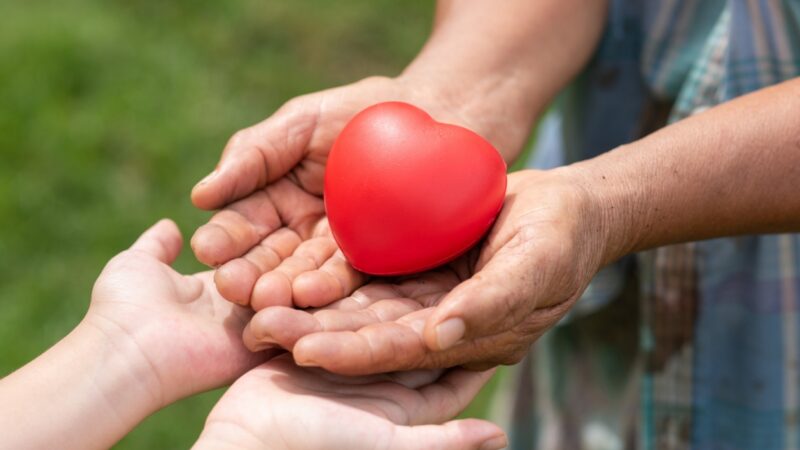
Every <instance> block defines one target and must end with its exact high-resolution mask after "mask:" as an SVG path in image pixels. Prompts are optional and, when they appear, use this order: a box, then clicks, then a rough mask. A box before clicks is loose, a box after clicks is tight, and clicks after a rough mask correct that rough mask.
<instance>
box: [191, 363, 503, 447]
mask: <svg viewBox="0 0 800 450" xmlns="http://www.w3.org/2000/svg"><path fill="white" fill-rule="evenodd" d="M288 356H289V355H285V356H281V357H277V358H275V359H273V360H271V361H269V362H268V363H265V364H263V365H261V366H259V367H257V368H255V369H253V370H251V371H250V372H248V373H246V374H245V375H244V376H242V377H241V378H239V380H237V381H236V382H235V383H234V384H233V386H231V387H230V389H228V391H227V392H226V393H225V395H223V396H222V398H221V399H220V401H219V402H218V403H217V405H216V406H215V407H214V409H213V410H212V411H211V414H210V415H209V417H208V420H207V421H206V425H205V427H204V429H203V433H202V434H201V436H200V438H199V440H198V442H197V444H196V445H195V447H194V448H195V449H217V448H237V449H265V448H268V449H275V450H279V449H287V450H288V449H293V450H302V449H320V448H330V449H371V448H375V449H411V448H413V449H431V450H433V449H452V450H461V449H476V450H477V449H480V450H494V449H500V448H503V447H505V446H506V443H507V441H506V438H505V436H504V434H503V431H502V430H501V429H500V428H498V427H497V426H496V425H493V424H491V423H489V422H486V421H483V420H477V419H466V420H454V421H449V420H450V419H451V418H452V417H453V416H455V415H456V414H458V413H459V412H460V411H461V410H462V409H464V408H465V407H466V406H467V405H468V404H469V402H470V401H471V400H472V398H473V397H474V396H475V395H476V394H477V393H478V391H479V389H480V388H481V386H483V384H484V383H486V381H487V380H488V379H489V377H490V376H491V372H484V373H475V372H467V371H464V370H459V369H456V370H452V371H450V372H448V373H445V374H444V375H443V376H442V373H441V371H417V372H409V373H401V374H395V375H379V376H371V377H363V378H350V377H342V376H337V375H333V374H330V373H327V372H325V371H323V370H319V369H304V368H301V367H297V366H296V365H295V364H294V363H293V362H292V359H291V358H290V357H288Z"/></svg>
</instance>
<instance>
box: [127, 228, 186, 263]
mask: <svg viewBox="0 0 800 450" xmlns="http://www.w3.org/2000/svg"><path fill="white" fill-rule="evenodd" d="M182 246H183V238H182V237H181V231H180V230H179V229H178V225H176V224H175V222H173V221H172V220H170V219H161V220H159V221H158V223H156V224H155V225H153V226H152V227H150V228H148V229H147V230H146V231H145V232H144V233H142V235H141V236H139V239H137V240H136V242H134V243H133V245H132V246H131V248H130V249H131V250H138V251H141V252H144V253H147V254H149V255H150V256H152V257H154V258H156V259H157V260H159V261H161V262H163V263H164V264H172V263H173V262H174V261H175V259H176V258H177V257H178V254H180V252H181V247H182Z"/></svg>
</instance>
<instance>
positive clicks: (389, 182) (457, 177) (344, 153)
mask: <svg viewBox="0 0 800 450" xmlns="http://www.w3.org/2000/svg"><path fill="white" fill-rule="evenodd" d="M505 189H506V165H505V162H504V161H503V159H502V157H501V156H500V154H499V153H498V152H497V150H496V149H495V148H494V147H492V145H491V144H490V143H489V142H488V141H486V140H485V139H483V138H482V137H481V136H479V135H477V134H476V133H474V132H472V131H470V130H468V129H466V128H463V127H459V126H455V125H449V124H444V123H439V122H436V121H434V120H433V119H432V118H431V117H430V116H429V115H428V114H427V113H426V112H424V111H423V110H421V109H419V108H417V107H415V106H412V105H409V104H407V103H400V102H389V103H380V104H377V105H374V106H371V107H369V108H367V109H365V110H364V111H362V112H360V113H359V114H358V115H356V116H355V117H354V118H353V119H352V120H351V121H350V122H349V123H348V124H347V125H346V126H345V128H344V129H343V130H342V132H341V134H340V135H339V137H338V138H337V140H336V142H335V143H334V145H333V148H332V149H331V152H330V155H329V158H328V162H327V168H326V173H325V193H324V197H325V208H326V211H327V214H328V219H329V221H330V226H331V229H332V231H333V235H334V237H335V238H336V241H337V242H338V244H339V246H340V248H341V249H342V251H343V253H344V255H345V256H346V257H347V259H348V261H350V263H351V264H352V265H353V267H355V268H356V269H358V270H360V271H363V272H366V273H370V274H374V275H399V274H408V273H414V272H419V271H422V270H426V269H430V268H433V267H436V266H438V265H441V264H444V263H445V262H448V261H450V260H452V259H454V258H456V257H457V256H459V255H460V254H462V253H464V252H465V251H466V250H468V249H469V248H470V247H472V246H473V245H474V244H475V243H477V242H478V241H479V240H480V238H481V237H482V236H483V234H484V233H486V231H487V230H488V229H489V227H490V226H491V225H492V223H493V221H494V219H495V217H496V216H497V214H498V212H499V211H500V208H501V207H502V204H503V198H504V196H505Z"/></svg>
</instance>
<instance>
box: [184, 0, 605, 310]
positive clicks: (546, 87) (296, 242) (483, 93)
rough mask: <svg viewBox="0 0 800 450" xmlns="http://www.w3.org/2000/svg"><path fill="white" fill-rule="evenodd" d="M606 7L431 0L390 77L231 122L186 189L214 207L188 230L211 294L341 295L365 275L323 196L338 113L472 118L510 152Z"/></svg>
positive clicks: (340, 119) (567, 74) (591, 40)
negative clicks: (417, 112) (217, 153)
mask: <svg viewBox="0 0 800 450" xmlns="http://www.w3.org/2000/svg"><path fill="white" fill-rule="evenodd" d="M605 8H606V2H604V1H597V2H590V3H589V4H587V3H586V2H582V1H577V0H569V1H567V0H562V1H553V0H551V1H546V2H530V1H528V0H506V1H505V2H504V3H503V8H501V9H499V10H498V9H497V7H496V6H495V5H494V4H492V3H491V2H466V3H464V2H455V1H453V0H439V1H438V2H437V10H436V18H435V21H434V27H433V32H432V34H431V36H430V38H429V39H428V42H427V43H426V44H425V46H424V48H423V49H422V51H421V52H420V54H419V55H418V56H417V57H416V58H415V59H414V61H413V62H412V63H411V64H410V65H409V66H408V67H407V68H406V69H405V70H404V71H403V73H402V74H401V75H399V76H398V77H396V78H385V77H371V78H367V79H364V80H362V81H360V82H357V83H354V84H351V85H347V86H343V87H340V88H336V89H330V90H326V91H322V92H317V93H313V94H309V95H304V96H301V97H298V98H295V99H293V100H290V101H289V102H288V103H286V104H285V105H284V106H283V107H281V108H280V109H279V110H278V111H277V112H276V113H275V114H274V115H272V116H271V117H270V118H268V119H266V120H265V121H263V122H261V123H259V124H257V125H255V126H252V127H250V128H247V129H245V130H242V131H240V132H238V133H236V135H234V137H233V138H232V139H231V140H230V142H229V143H228V145H227V146H226V148H225V151H224V153H223V155H222V158H221V160H220V162H219V164H218V166H217V168H216V170H214V172H212V174H211V175H209V176H208V177H207V178H206V179H204V180H203V181H201V182H200V183H199V184H198V185H197V186H196V187H195V188H194V191H193V192H192V201H193V202H194V204H195V205H196V206H198V207H200V208H202V209H208V210H212V209H221V211H219V212H218V213H217V214H215V215H214V216H213V218H212V219H211V220H210V221H209V223H208V224H207V225H205V226H203V227H201V228H200V229H198V230H197V232H196V233H195V235H194V237H193V238H192V248H193V249H194V252H195V254H196V255H197V257H198V259H199V260H200V261H202V262H203V263H205V264H208V265H209V266H212V267H218V268H219V270H217V273H216V275H215V281H216V284H217V288H218V289H219V291H220V293H221V294H222V295H223V296H224V297H225V298H227V299H229V300H231V301H233V302H236V303H238V304H240V305H247V304H251V305H252V306H254V307H255V308H256V309H258V308H263V307H264V306H266V305H267V304H280V305H286V306H289V305H293V304H294V305H300V306H321V305H320V304H317V305H314V304H313V303H310V301H311V300H315V299H317V298H319V293H318V292H317V291H318V290H319V289H320V288H321V289H327V290H328V291H329V292H328V293H327V295H326V298H331V297H337V296H338V297H341V296H343V295H347V294H348V293H349V292H348V291H351V290H352V289H354V288H355V287H357V286H358V285H359V284H361V283H363V282H364V281H365V280H366V279H365V278H364V277H363V276H361V275H360V274H358V273H355V272H353V271H352V269H350V268H349V266H348V265H347V264H346V263H345V261H344V259H343V258H342V257H341V254H340V253H338V252H337V251H336V246H335V245H332V240H331V239H330V233H329V231H328V229H327V225H326V222H325V219H324V215H325V212H324V207H323V203H322V187H323V175H324V172H325V163H326V161H327V157H328V151H329V150H330V148H331V145H332V144H333V142H334V140H335V139H336V137H337V136H338V134H339V132H340V131H341V130H342V128H343V127H344V125H345V124H346V123H347V121H348V120H350V118H352V117H353V116H354V115H355V114H356V113H358V112H359V111H361V110H362V109H364V108H366V107H368V106H371V105H373V104H375V103H379V102H384V101H390V100H397V101H404V102H408V103H411V104H414V105H416V106H418V107H420V108H422V109H424V110H426V111H427V112H428V113H429V114H430V115H431V116H432V117H433V118H434V119H436V120H438V121H441V122H447V123H453V124H457V125H462V126H465V127H467V128H470V129H471V130H473V131H475V132H476V133H478V134H480V135H481V136H483V137H484V138H486V139H487V140H488V141H489V142H491V143H492V144H493V145H494V146H495V147H496V148H497V149H498V150H499V151H500V153H501V154H502V155H503V157H504V159H505V160H506V161H507V162H511V161H514V160H515V159H516V158H517V156H518V155H519V154H520V151H521V149H522V147H523V145H524V143H525V140H526V138H527V136H528V134H529V132H530V130H531V128H532V126H533V122H534V121H535V119H536V117H537V116H538V115H539V113H541V112H542V111H543V110H544V109H545V108H546V106H547V104H548V103H549V102H550V100H551V98H552V97H553V96H554V95H555V94H556V93H557V92H558V91H559V90H560V89H561V87H562V86H564V84H566V83H567V82H568V80H569V79H570V78H571V77H572V76H573V75H574V74H575V73H577V71H578V70H579V69H580V67H582V65H583V63H584V62H585V61H587V60H588V58H589V56H590V55H591V51H592V48H593V47H594V45H595V44H596V42H597V39H598V37H599V36H600V32H601V31H602V29H603V23H604V20H605V13H604V11H605ZM317 268H322V269H323V272H324V274H325V276H326V278H327V280H325V281H324V282H323V284H319V283H307V284H303V283H299V284H298V285H295V283H294V282H295V278H296V276H297V275H298V274H300V273H303V272H306V271H308V270H313V269H317ZM273 269H277V270H273ZM339 279H342V280H353V282H352V283H353V284H348V285H340V284H339V281H337V280H339ZM320 286H321V287H320ZM293 296H294V297H293Z"/></svg>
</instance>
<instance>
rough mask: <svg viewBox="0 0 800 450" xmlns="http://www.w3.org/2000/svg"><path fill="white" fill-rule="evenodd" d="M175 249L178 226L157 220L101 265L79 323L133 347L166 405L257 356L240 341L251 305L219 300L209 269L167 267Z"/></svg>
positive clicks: (240, 369)
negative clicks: (187, 272) (193, 270)
mask: <svg viewBox="0 0 800 450" xmlns="http://www.w3.org/2000/svg"><path fill="white" fill-rule="evenodd" d="M180 249H181V235H180V232H179V231H178V228H177V226H176V225H175V224H174V223H173V222H171V221H168V220H164V221H161V222H159V223H158V224H156V225H155V226H153V227H152V228H151V229H149V230H148V231H146V232H145V233H144V234H143V235H142V236H141V237H140V238H139V240H137V241H136V243H134V244H133V246H132V247H131V248H130V249H129V250H126V251H124V252H122V253H121V254H119V255H117V256H116V257H114V258H113V259H112V260H111V261H110V262H109V263H108V264H107V265H106V267H105V268H104V269H103V272H102V274H101V275H100V277H99V278H98V280H97V282H96V283H95V286H94V289H93V292H92V303H91V306H90V308H89V311H88V313H87V315H86V318H85V319H84V322H85V323H87V324H89V325H91V326H94V327H96V328H98V329H100V330H102V331H103V332H104V333H106V334H107V335H108V336H109V341H110V342H118V343H120V344H119V345H123V346H127V347H129V348H134V349H136V350H137V351H135V352H134V353H133V354H135V355H138V356H139V357H141V358H142V359H143V360H144V361H140V362H141V363H142V364H140V365H138V366H137V367H149V368H150V370H149V371H148V372H147V373H143V374H140V378H141V379H142V382H143V383H147V389H148V391H150V392H152V394H153V395H154V396H156V397H157V399H158V401H159V402H160V404H161V405H162V406H163V405H166V404H168V403H170V402H172V401H174V400H177V399H179V398H181V397H185V396H187V395H190V394H193V393H196V392H200V391H204V390H207V389H211V388H214V387H217V386H220V385H223V384H226V383H229V382H231V381H233V379H235V378H236V377H237V376H239V375H240V374H242V373H244V372H245V371H246V370H247V369H249V368H251V367H253V366H254V365H256V364H258V362H260V361H262V360H264V358H265V355H263V354H258V355H254V354H252V353H250V352H248V351H247V349H246V348H245V347H244V346H243V345H242V341H241V333H242V329H243V328H244V325H245V323H247V321H248V320H249V319H250V316H251V314H252V312H250V310H248V309H245V308H242V307H239V306H236V305H233V304H231V303H230V302H227V301H225V300H224V299H223V298H222V297H221V296H220V295H219V293H218V292H217V291H216V289H215V288H214V283H213V274H212V273H211V272H202V273H198V274H194V275H181V274H179V273H178V272H176V271H175V270H174V269H172V268H171V267H170V265H169V264H171V263H172V262H173V261H174V260H175V258H176V257H177V256H178V253H179V252H180Z"/></svg>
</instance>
